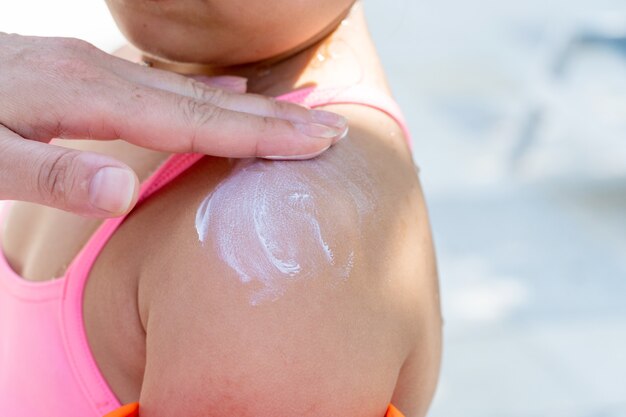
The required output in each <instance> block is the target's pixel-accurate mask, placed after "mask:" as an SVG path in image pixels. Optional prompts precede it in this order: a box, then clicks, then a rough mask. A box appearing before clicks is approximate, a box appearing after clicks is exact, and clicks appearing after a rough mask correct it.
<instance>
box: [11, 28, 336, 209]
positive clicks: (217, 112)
mask: <svg viewBox="0 0 626 417" xmlns="http://www.w3.org/2000/svg"><path fill="white" fill-rule="evenodd" d="M227 90H231V91H227ZM244 92H245V82H244V80H238V79H237V78H234V77H217V78H214V79H212V80H208V81H207V82H200V81H198V80H195V79H192V78H188V77H184V76H181V75H177V74H173V73H170V72H166V71H162V70H158V69H152V68H147V67H143V66H140V65H137V64H134V63H131V62H128V61H125V60H122V59H120V58H116V57H113V56H111V55H109V54H106V53H104V52H102V51H100V50H98V49H97V48H95V47H94V46H92V45H90V44H89V43H87V42H84V41H80V40H77V39H70V38H37V37H24V36H19V35H8V34H5V33H1V32H0V199H12V200H23V201H32V202H36V203H40V204H45V205H48V206H52V207H57V208H61V209H64V210H68V211H72V212H75V213H79V214H83V215H89V216H96V217H110V216H115V215H120V214H123V213H125V212H127V211H128V210H130V208H131V207H132V205H134V200H135V198H136V190H137V187H138V184H137V177H136V175H135V173H134V172H133V171H132V170H131V169H130V168H129V167H128V166H126V165H124V164H123V163H121V162H119V161H117V160H115V159H113V158H110V157H108V156H104V155H99V154H96V153H90V152H80V151H77V150H70V149H66V148H62V147H59V146H54V145H50V144H48V142H49V141H50V140H51V139H52V138H66V139H80V138H82V139H124V140H126V141H128V142H131V143H133V144H136V145H139V146H143V147H146V148H151V149H154V150H159V151H165V152H175V153H184V152H197V153H204V154H208V155H215V156H223V157H268V158H277V159H307V158H310V157H313V156H316V155H318V154H319V153H321V152H323V151H324V150H325V149H327V148H328V147H329V146H330V145H331V144H332V143H333V142H334V141H336V140H338V139H339V138H341V137H342V136H343V135H345V133H346V131H347V121H346V120H345V118H343V117H341V116H339V115H335V114H334V113H328V112H324V111H315V110H308V109H307V108H305V107H303V106H298V105H295V104H290V103H285V102H278V101H275V100H273V99H271V98H267V97H262V96H258V95H250V94H243V93H244ZM275 155H280V156H275Z"/></svg>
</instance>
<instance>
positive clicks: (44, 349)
mask: <svg viewBox="0 0 626 417" xmlns="http://www.w3.org/2000/svg"><path fill="white" fill-rule="evenodd" d="M279 99H281V100H287V101H292V102H296V103H302V104H306V105H308V106H310V107H318V106H324V105H329V104H361V105H364V106H369V107H373V108H375V109H378V110H380V111H383V112H385V113H387V114H388V115H389V116H391V117H392V118H394V119H395V120H396V121H397V122H398V124H399V125H400V126H401V127H402V129H403V130H404V131H405V134H406V135H407V136H406V137H407V138H408V137H409V136H408V131H407V128H406V124H405V123H404V120H403V118H402V114H401V112H400V110H399V108H398V106H397V105H396V103H395V102H394V101H393V100H392V99H390V98H389V97H388V96H387V95H385V94H383V93H381V92H379V91H378V90H373V89H371V88H365V87H360V86H353V87H349V88H345V89H332V90H331V89H326V90H322V89H319V90H318V89H312V88H309V89H304V90H298V91H294V92H292V93H289V94H286V95H284V96H281V97H279ZM201 158H202V155H197V154H180V155H173V156H171V157H170V158H168V159H167V161H166V162H165V163H164V164H163V165H162V166H161V167H160V168H159V169H158V170H157V171H156V172H155V173H153V174H152V175H151V176H150V177H149V178H148V179H147V180H146V181H145V182H144V183H143V184H142V186H141V191H140V203H141V201H144V200H146V199H147V198H149V197H150V196H151V195H152V194H153V193H155V192H156V191H158V190H159V189H160V188H161V187H163V186H164V185H166V184H167V183H169V182H170V181H171V180H173V179H174V178H176V177H177V176H178V175H180V174H181V173H182V172H184V171H185V170H186V169H188V168H189V167H191V166H192V165H193V164H194V163H195V162H197V161H198V160H200V159H201ZM140 203H139V204H140ZM4 211H6V210H4ZM3 217H4V216H3ZM123 221H124V218H123V217H120V218H116V219H109V220H106V221H104V222H103V223H102V225H101V226H100V227H99V228H98V230H97V231H96V232H95V233H94V234H93V236H92V237H91V239H89V241H88V242H87V244H85V246H84V247H83V249H82V250H81V251H80V253H79V254H78V255H77V256H76V258H75V259H74V260H73V262H72V263H71V264H70V266H69V267H68V269H67V272H66V273H65V275H64V276H63V277H60V278H57V279H54V280H50V281H42V282H34V281H26V280H24V279H23V278H22V277H20V276H19V275H17V274H16V273H15V272H14V271H13V270H12V269H11V267H10V266H9V264H8V263H7V261H6V259H5V257H4V254H3V253H2V250H1V248H2V246H1V242H0V416H1V417H68V416H71V417H73V416H76V417H102V416H103V415H105V414H107V413H109V412H111V411H113V410H116V409H118V408H119V407H120V406H121V405H122V404H120V402H119V401H118V399H117V398H116V397H115V395H114V394H113V392H112V391H111V389H110V388H109V386H108V384H107V382H106V380H105V379H104V378H103V376H102V374H101V373H100V371H99V369H98V366H97V364H96V362H95V360H94V358H93V356H92V354H91V350H90V348H89V345H88V343H87V338H86V335H85V328H84V325H83V311H82V295H83V289H84V287H85V283H86V282H87V279H88V277H89V273H90V270H91V268H92V266H93V264H94V262H95V260H96V258H97V257H98V255H99V253H100V251H101V250H102V249H103V248H104V246H105V245H106V243H107V241H108V240H109V238H110V237H111V236H112V235H113V234H114V233H115V231H116V230H117V228H118V227H119V226H120V224H121V223H122V222H123ZM2 225H3V222H2V219H0V227H1V226H2ZM0 237H1V235H0Z"/></svg>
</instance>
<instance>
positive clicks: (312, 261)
mask: <svg viewBox="0 0 626 417" xmlns="http://www.w3.org/2000/svg"><path fill="white" fill-rule="evenodd" d="M339 148H343V146H339V145H338V146H336V147H335V148H333V149H332V150H331V151H329V152H327V153H326V154H324V155H322V156H321V157H318V158H316V159H314V160H312V161H305V162H302V161H297V162H286V161H285V162H280V161H262V160H244V161H240V162H238V163H237V165H236V167H235V169H234V171H233V172H232V173H231V174H230V176H229V177H228V178H226V179H225V180H224V181H223V182H222V183H220V184H219V185H218V186H217V188H216V189H215V190H214V191H213V192H212V193H211V194H210V195H209V196H208V197H207V198H206V199H205V200H204V201H203V202H202V204H201V205H200V207H199V208H198V211H197V213H196V230H197V232H198V238H199V240H200V242H201V243H202V244H209V243H210V244H212V245H213V247H214V249H215V250H216V251H217V254H218V255H219V256H220V258H221V259H222V260H223V261H224V262H225V263H226V264H227V265H228V266H229V267H230V268H231V269H232V270H233V271H235V272H236V273H237V275H238V277H239V279H240V281H241V282H242V283H245V284H249V285H250V290H251V295H250V303H251V304H253V305H258V304H260V303H262V302H264V301H274V300H277V299H278V298H280V296H282V295H283V294H285V292H286V290H287V288H288V287H289V286H290V285H293V284H294V283H295V282H297V281H299V280H302V279H311V278H313V277H318V279H327V280H328V282H329V283H330V284H332V285H336V284H337V283H338V282H342V281H345V280H347V279H348V278H349V277H350V273H351V272H352V268H353V267H354V262H355V259H354V258H355V248H354V247H353V246H354V245H355V244H357V243H358V242H359V241H360V238H361V234H362V233H361V228H362V224H363V216H364V215H365V214H366V213H368V212H371V211H372V210H373V209H374V207H375V199H374V196H373V194H372V182H371V179H370V178H369V177H368V176H367V171H366V165H365V161H364V159H363V158H362V157H360V156H359V155H357V154H356V153H355V151H354V150H352V149H350V150H347V148H346V149H339ZM341 167H348V168H349V169H345V168H344V169H342V168H341ZM322 213H324V215H322ZM255 284H256V285H255Z"/></svg>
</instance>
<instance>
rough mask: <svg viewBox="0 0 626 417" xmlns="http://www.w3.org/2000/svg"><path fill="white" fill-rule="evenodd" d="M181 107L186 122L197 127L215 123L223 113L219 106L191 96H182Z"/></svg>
mask: <svg viewBox="0 0 626 417" xmlns="http://www.w3.org/2000/svg"><path fill="white" fill-rule="evenodd" d="M179 107H180V110H181V112H182V115H183V118H184V119H185V122H186V123H187V124H188V125H189V126H190V127H192V128H196V129H199V128H202V127H205V126H208V125H211V124H213V122H214V121H215V120H216V119H218V118H219V116H220V113H221V109H220V108H219V107H217V106H215V105H213V104H211V103H206V102H203V101H199V100H194V99H193V98H189V97H182V98H181V99H180V103H179Z"/></svg>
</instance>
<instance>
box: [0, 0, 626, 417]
mask: <svg viewBox="0 0 626 417" xmlns="http://www.w3.org/2000/svg"><path fill="white" fill-rule="evenodd" d="M7 3H8V2H7ZM364 3H365V7H366V10H367V12H368V15H369V17H370V25H371V29H372V32H373V35H374V38H375V40H376V42H377V44H378V46H379V49H380V53H381V55H382V57H383V61H384V63H385V66H386V68H387V71H388V74H389V77H390V81H391V84H392V87H393V89H394V91H395V93H396V97H397V98H398V100H399V101H400V104H401V105H402V106H403V108H404V109H405V112H406V115H407V117H408V119H409V123H410V125H411V128H412V131H413V134H414V155H415V159H416V163H417V164H418V165H419V166H420V168H421V177H422V182H423V185H424V189H425V192H426V196H427V199H428V203H429V206H430V212H431V217H432V225H433V229H434V235H435V239H436V245H437V251H438V257H439V265H440V278H441V290H442V302H443V312H444V317H445V329H444V332H445V352H444V361H443V370H442V376H441V383H440V387H439V391H438V393H437V396H436V398H435V402H434V404H433V407H432V410H431V412H430V416H431V417H454V416H463V417H518V416H519V417H521V416H524V417H540V416H541V417H544V416H551V417H561V416H564V417H565V416H567V417H626V305H625V300H626V279H625V278H626V7H625V6H626V3H624V0H619V1H598V0H595V1H592V0H567V1H565V0H551V1H550V2H547V1H540V0H526V1H524V2H514V1H511V0H508V1H506V0H505V1H495V0H436V1H435V0H432V1H426V0H393V1H387V0H364ZM0 30H2V31H4V32H17V33H21V34H30V35H56V36H61V35H62V36H73V37H79V38H82V39H85V40H88V41H90V42H92V43H94V44H95V45H97V46H98V47H100V48H102V49H104V50H108V51H111V50H113V49H114V48H116V47H117V46H119V45H121V44H122V43H123V42H124V40H123V38H122V36H121V35H120V34H119V33H118V31H117V29H116V28H115V25H114V23H113V21H112V19H111V18H110V17H109V15H108V13H107V10H106V7H105V5H104V3H103V2H101V1H96V0H92V1H85V0H56V1H53V2H47V1H43V0H21V1H20V2H11V5H10V6H8V5H7V4H4V5H3V6H2V7H0ZM0 66H1V63H0Z"/></svg>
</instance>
